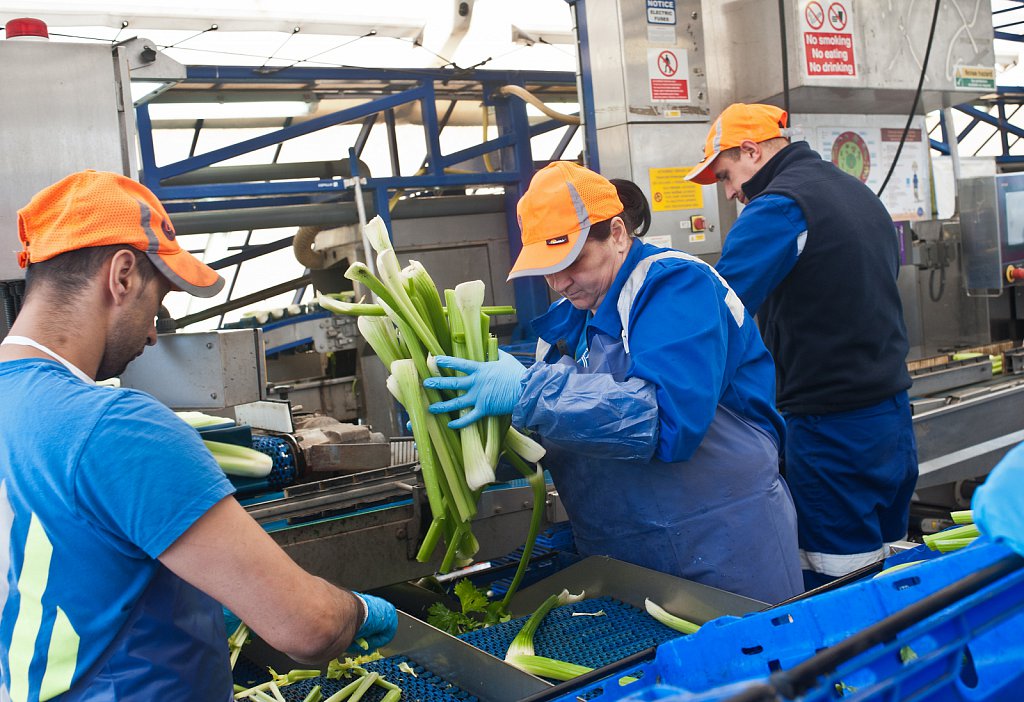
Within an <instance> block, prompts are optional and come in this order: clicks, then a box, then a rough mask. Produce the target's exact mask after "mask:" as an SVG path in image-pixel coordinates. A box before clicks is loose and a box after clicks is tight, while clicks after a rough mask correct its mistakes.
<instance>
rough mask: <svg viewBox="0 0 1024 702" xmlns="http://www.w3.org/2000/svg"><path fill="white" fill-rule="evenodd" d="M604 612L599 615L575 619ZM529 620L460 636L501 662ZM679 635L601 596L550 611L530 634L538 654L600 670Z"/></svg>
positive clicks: (632, 609) (647, 616)
mask: <svg viewBox="0 0 1024 702" xmlns="http://www.w3.org/2000/svg"><path fill="white" fill-rule="evenodd" d="M602 610H603V611H604V615H602V616H573V614H574V613H594V612H599V611H602ZM527 619H529V617H520V618H518V619H513V620H511V621H508V622H505V623H503V624H497V625H495V626H492V627H488V628H486V629H478V630H477V631H471V632H469V633H467V634H463V635H462V636H460V637H459V638H460V639H462V640H463V641H465V642H466V643H468V644H470V645H472V646H475V647H476V648H479V649H480V650H482V651H486V652H487V653H490V654H491V655H492V656H495V657H496V658H504V657H505V652H506V651H508V647H509V645H510V644H511V643H512V639H514V638H515V636H516V634H518V633H519V630H520V629H522V628H523V625H524V624H526V620H527ZM681 635H682V634H680V633H679V632H678V631H675V630H674V629H670V628H668V627H667V626H665V625H664V624H661V623H660V622H658V621H657V620H656V619H654V618H653V617H651V616H650V615H649V614H647V613H646V612H643V611H641V610H639V609H637V608H636V607H633V606H632V605H629V604H626V603H625V602H622V601H620V600H617V599H614V598H612V597H599V598H595V599H588V600H583V601H582V602H576V603H573V604H568V605H564V606H562V607H557V608H555V609H553V610H551V612H550V613H549V614H548V616H546V617H544V621H543V622H541V625H540V627H539V628H538V629H537V633H536V634H534V637H533V649H534V652H535V653H536V654H537V655H538V656H546V657H548V658H554V659H555V660H560V661H566V662H568V663H576V664H577V665H585V666H588V667H590V668H601V667H603V666H606V665H610V664H611V663H615V662H616V661H620V660H622V659H623V658H625V657H626V656H629V655H632V654H634V653H637V652H639V651H643V650H644V649H647V648H650V647H651V646H657V645H659V644H662V643H664V642H666V641H669V640H671V639H674V638H676V637H678V636H681Z"/></svg>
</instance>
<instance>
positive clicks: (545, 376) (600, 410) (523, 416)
mask: <svg viewBox="0 0 1024 702" xmlns="http://www.w3.org/2000/svg"><path fill="white" fill-rule="evenodd" d="M512 423H513V424H514V425H515V426H517V427H520V428H525V429H530V430H531V431H536V432H537V433H539V434H540V435H541V436H542V437H543V438H544V441H545V442H548V443H552V444H555V445H557V446H558V447H559V448H561V449H563V450H566V451H571V452H573V453H577V454H580V455H584V456H594V457H597V458H609V459H616V460H627V461H641V462H644V463H646V462H648V461H650V460H651V457H652V456H653V455H654V450H655V448H656V447H657V445H658V400H657V393H656V391H655V387H654V385H653V384H652V383H649V382H647V381H646V380H643V379H642V378H630V379H628V380H626V381H624V382H616V381H615V379H614V378H613V377H612V376H611V375H610V374H608V373H581V372H580V369H579V368H578V367H577V366H576V365H575V364H573V363H570V362H569V361H568V360H567V359H566V360H564V362H559V363H555V364H547V363H538V364H536V365H534V366H532V367H531V368H529V369H528V370H527V372H526V376H524V378H523V395H522V397H521V398H520V400H519V403H518V404H517V405H516V407H515V409H514V410H513V413H512Z"/></svg>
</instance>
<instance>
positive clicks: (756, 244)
mask: <svg viewBox="0 0 1024 702" xmlns="http://www.w3.org/2000/svg"><path fill="white" fill-rule="evenodd" d="M806 237H807V220H806V219H805V218H804V213H803V211H802V210H801V209H800V206H799V205H797V204H796V202H795V201H794V200H792V199H790V198H788V197H785V196H783V195H774V194H769V195H762V196H761V197H758V198H755V199H754V200H753V201H752V202H751V203H750V204H749V205H747V206H746V207H745V208H743V212H742V213H741V214H740V217H739V219H737V220H736V222H735V223H734V224H733V225H732V228H731V229H730V230H729V234H728V236H726V237H725V245H724V246H723V247H722V257H721V258H720V259H719V260H718V263H717V264H716V265H715V269H716V270H717V271H718V272H719V273H720V274H721V275H722V277H723V278H725V280H726V281H727V282H728V283H729V287H731V288H732V289H733V290H735V291H736V294H737V295H739V296H740V299H741V300H743V304H744V305H745V306H746V308H747V309H748V310H750V314H752V315H754V314H757V311H758V310H759V309H761V305H762V304H764V301H765V299H766V298H767V297H768V296H769V295H770V294H771V292H772V290H774V289H775V288H776V287H777V286H778V285H779V283H781V282H782V280H783V279H784V278H785V277H786V276H787V275H789V272H790V271H791V270H793V266H795V265H796V260H797V257H798V256H799V255H800V252H801V251H802V250H803V244H804V239H805V238H806Z"/></svg>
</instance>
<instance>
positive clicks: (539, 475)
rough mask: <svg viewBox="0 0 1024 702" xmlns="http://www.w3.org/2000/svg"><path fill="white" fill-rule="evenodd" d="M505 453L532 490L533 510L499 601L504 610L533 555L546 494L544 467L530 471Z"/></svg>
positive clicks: (517, 457) (506, 608) (516, 589)
mask: <svg viewBox="0 0 1024 702" xmlns="http://www.w3.org/2000/svg"><path fill="white" fill-rule="evenodd" d="M507 455H508V460H509V461H510V462H511V463H512V465H514V466H515V467H516V469H518V470H519V472H520V473H522V474H523V476H524V477H525V478H526V480H527V482H528V483H529V484H530V488H531V489H532V490H533V511H532V512H531V514H530V530H529V532H528V533H527V535H526V543H525V544H523V555H522V556H520V557H519V565H518V566H517V567H516V573H515V575H514V576H512V583H511V584H510V585H509V586H508V591H507V592H506V593H505V597H504V598H503V599H502V601H501V608H502V609H504V610H505V611H508V606H509V603H510V602H512V597H513V596H515V594H516V592H517V591H518V590H519V584H520V583H521V582H522V581H523V576H525V575H526V570H527V568H528V567H529V565H530V556H532V555H533V547H534V544H536V543H537V534H539V533H540V527H541V523H542V522H543V521H544V507H545V504H546V502H547V496H548V495H547V485H546V484H545V483H544V469H543V468H541V467H540V466H539V465H538V466H537V469H536V470H535V471H531V470H530V469H529V467H528V466H527V465H526V464H525V463H523V460H522V459H521V458H519V456H516V455H513V454H507Z"/></svg>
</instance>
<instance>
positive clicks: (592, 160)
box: [566, 0, 601, 172]
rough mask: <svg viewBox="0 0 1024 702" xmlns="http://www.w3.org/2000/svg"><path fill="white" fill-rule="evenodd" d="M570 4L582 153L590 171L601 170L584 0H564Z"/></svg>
mask: <svg viewBox="0 0 1024 702" xmlns="http://www.w3.org/2000/svg"><path fill="white" fill-rule="evenodd" d="M566 2H568V3H569V5H570V6H572V8H573V10H574V12H573V14H574V16H575V17H576V42H577V44H579V61H580V69H579V75H577V77H576V80H577V82H578V84H579V93H580V98H581V100H582V102H581V103H580V110H581V111H582V112H583V154H584V160H585V165H586V166H587V168H589V169H590V170H592V171H598V172H600V171H601V160H600V158H599V156H598V153H597V125H596V124H595V122H594V82H593V80H592V78H591V75H592V72H593V71H592V68H591V65H590V34H589V32H588V30H587V3H586V0H566Z"/></svg>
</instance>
